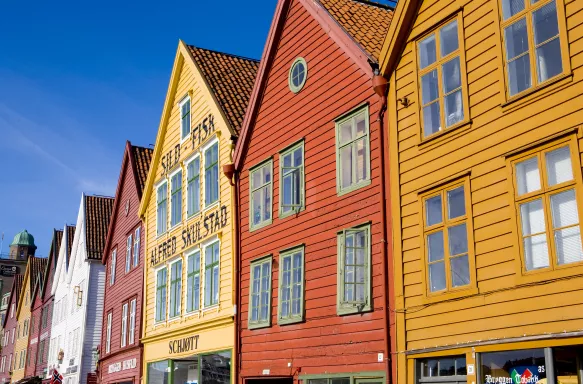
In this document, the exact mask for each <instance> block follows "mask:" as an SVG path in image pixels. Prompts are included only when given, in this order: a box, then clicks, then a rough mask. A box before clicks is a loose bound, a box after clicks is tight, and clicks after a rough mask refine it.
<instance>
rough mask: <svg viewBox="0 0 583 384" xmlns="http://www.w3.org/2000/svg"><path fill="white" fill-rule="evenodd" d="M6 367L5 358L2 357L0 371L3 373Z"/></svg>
mask: <svg viewBox="0 0 583 384" xmlns="http://www.w3.org/2000/svg"><path fill="white" fill-rule="evenodd" d="M5 366H6V356H2V364H1V365H0V371H1V372H4V367H5Z"/></svg>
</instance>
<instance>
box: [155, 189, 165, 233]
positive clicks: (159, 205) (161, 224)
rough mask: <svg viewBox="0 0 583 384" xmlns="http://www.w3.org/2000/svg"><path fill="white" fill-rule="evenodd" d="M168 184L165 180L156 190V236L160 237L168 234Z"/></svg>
mask: <svg viewBox="0 0 583 384" xmlns="http://www.w3.org/2000/svg"><path fill="white" fill-rule="evenodd" d="M167 203H168V182H166V180H164V181H163V182H162V183H161V184H160V185H158V187H157V188H156V234H157V235H158V236H159V235H161V234H163V233H165V232H166V225H167V222H166V221H167V218H168V206H167Z"/></svg>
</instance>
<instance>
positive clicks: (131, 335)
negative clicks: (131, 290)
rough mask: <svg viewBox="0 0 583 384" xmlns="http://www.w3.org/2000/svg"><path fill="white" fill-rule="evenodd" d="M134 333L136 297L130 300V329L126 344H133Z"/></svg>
mask: <svg viewBox="0 0 583 384" xmlns="http://www.w3.org/2000/svg"><path fill="white" fill-rule="evenodd" d="M135 333H136V299H133V300H132V301H130V329H129V337H128V344H130V345H131V344H133V343H134V340H135Z"/></svg>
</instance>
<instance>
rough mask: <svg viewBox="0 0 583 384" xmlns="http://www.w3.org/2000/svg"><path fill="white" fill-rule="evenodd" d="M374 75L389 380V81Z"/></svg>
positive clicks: (388, 373)
mask: <svg viewBox="0 0 583 384" xmlns="http://www.w3.org/2000/svg"><path fill="white" fill-rule="evenodd" d="M373 71H374V76H373V78H372V88H373V90H374V92H375V93H376V94H377V95H378V96H379V98H380V101H381V106H380V109H379V112H378V114H377V120H376V121H378V123H379V141H380V145H379V148H380V153H379V156H380V162H381V185H380V187H381V193H380V194H379V195H380V203H381V204H380V205H381V231H382V232H381V233H382V241H383V246H382V247H381V253H382V255H383V257H382V271H383V272H384V273H383V276H384V278H383V305H384V307H385V321H384V323H383V331H384V333H385V337H384V339H385V359H384V362H385V366H386V368H385V369H386V372H387V378H386V380H390V378H391V377H392V374H391V367H392V362H391V349H390V345H391V344H390V330H389V321H390V315H391V313H390V308H389V299H388V298H387V295H388V293H389V260H388V247H389V243H388V240H387V239H388V237H387V233H388V231H387V221H386V217H387V215H386V213H387V212H386V211H387V210H386V201H387V198H386V188H385V180H386V179H387V178H386V172H387V169H388V167H387V166H386V164H385V139H384V124H383V120H384V116H385V111H386V109H387V90H388V88H389V82H388V81H387V79H385V78H384V77H383V76H381V75H380V74H379V70H378V67H373Z"/></svg>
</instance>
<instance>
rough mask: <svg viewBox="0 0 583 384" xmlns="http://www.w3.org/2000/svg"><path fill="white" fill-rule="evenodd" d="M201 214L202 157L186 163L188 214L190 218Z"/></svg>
mask: <svg viewBox="0 0 583 384" xmlns="http://www.w3.org/2000/svg"><path fill="white" fill-rule="evenodd" d="M199 212H200V156H198V155H197V156H195V157H193V158H192V159H190V160H189V161H188V162H187V163H186V214H187V215H188V217H191V216H192V215H195V214H197V213H199Z"/></svg>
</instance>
